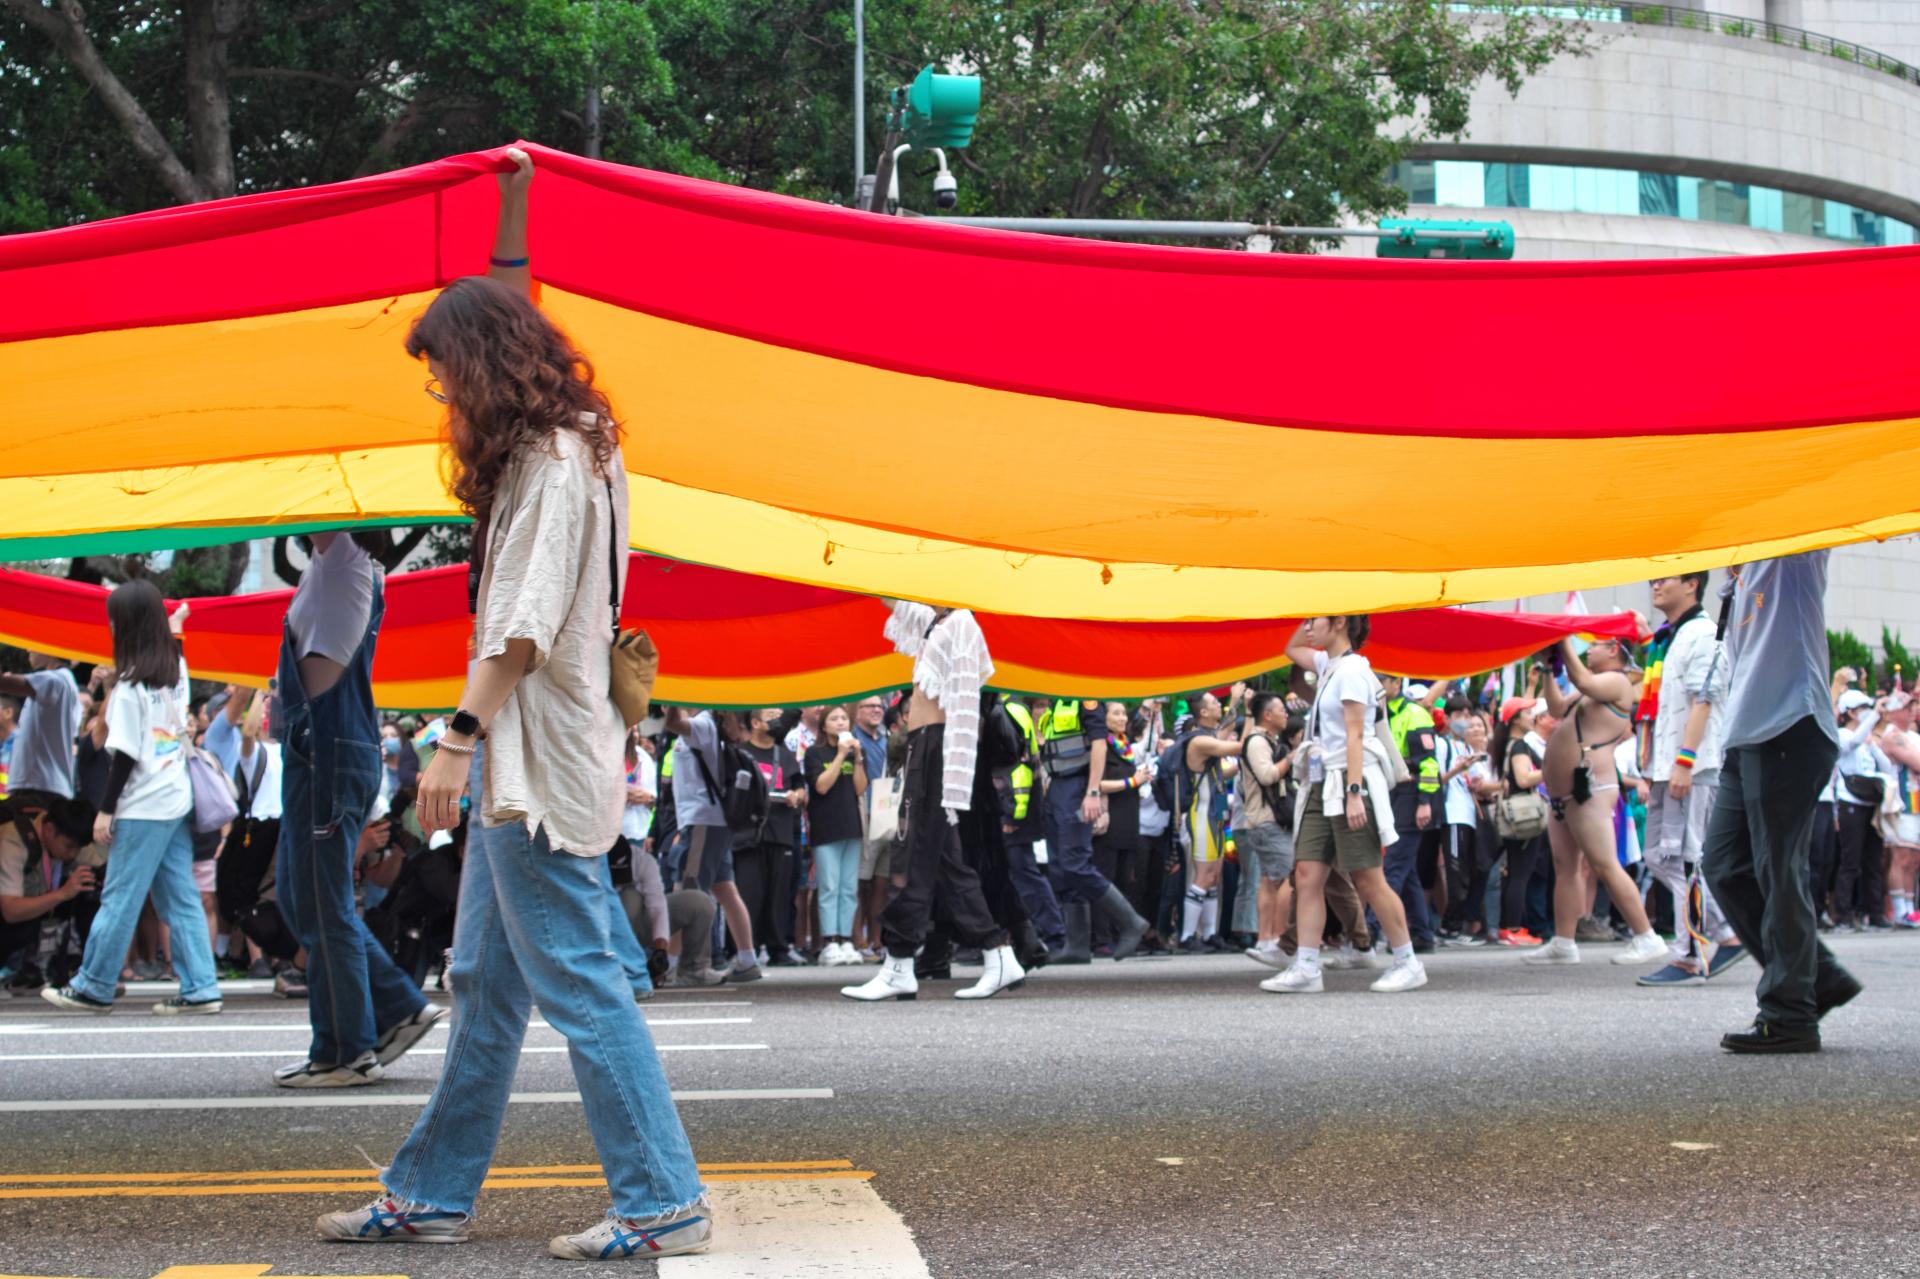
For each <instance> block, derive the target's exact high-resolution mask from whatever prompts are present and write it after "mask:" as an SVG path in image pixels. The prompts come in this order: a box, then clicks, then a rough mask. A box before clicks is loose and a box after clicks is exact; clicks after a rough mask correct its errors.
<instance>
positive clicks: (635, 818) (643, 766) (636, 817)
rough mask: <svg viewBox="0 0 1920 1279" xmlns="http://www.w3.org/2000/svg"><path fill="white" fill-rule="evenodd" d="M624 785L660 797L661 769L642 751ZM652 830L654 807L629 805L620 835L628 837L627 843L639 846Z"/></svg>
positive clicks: (622, 820)
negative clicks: (635, 787)
mask: <svg viewBox="0 0 1920 1279" xmlns="http://www.w3.org/2000/svg"><path fill="white" fill-rule="evenodd" d="M622 785H624V786H638V787H639V788H640V789H641V790H644V791H648V792H651V793H652V794H655V795H658V794H659V793H660V777H659V769H658V768H657V767H656V766H655V764H654V762H653V756H651V755H649V754H647V753H646V752H645V751H641V752H640V759H639V762H638V763H636V764H635V765H634V766H633V771H632V772H631V773H628V774H627V775H626V776H625V778H624V780H623V782H622ZM652 829H653V805H652V804H628V805H627V811H626V814H625V815H624V816H622V817H621V819H620V833H621V834H622V835H625V836H626V837H627V842H628V843H630V844H638V843H639V842H640V841H641V840H643V839H645V838H646V837H647V834H648V832H650V831H651V830H652ZM634 851H635V852H636V853H637V852H638V851H639V849H638V848H636V849H635V850H634Z"/></svg>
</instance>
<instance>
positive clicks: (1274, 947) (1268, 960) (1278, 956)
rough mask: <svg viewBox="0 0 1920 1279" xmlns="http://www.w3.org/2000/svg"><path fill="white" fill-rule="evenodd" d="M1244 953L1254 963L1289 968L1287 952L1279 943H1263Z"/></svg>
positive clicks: (1247, 949)
mask: <svg viewBox="0 0 1920 1279" xmlns="http://www.w3.org/2000/svg"><path fill="white" fill-rule="evenodd" d="M1242 953H1243V954H1245V955H1246V957H1247V958H1248V959H1251V960H1252V961H1253V962H1254V963H1256V964H1265V965H1266V966H1267V967H1269V968H1285V967H1286V966H1287V952H1286V951H1284V950H1281V949H1280V943H1279V942H1277V941H1263V942H1261V943H1260V944H1259V945H1258V946H1249V947H1247V948H1246V950H1245V951H1244V952H1242ZM1322 962H1325V961H1324V960H1323V961H1322Z"/></svg>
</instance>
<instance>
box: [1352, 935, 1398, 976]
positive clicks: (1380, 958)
mask: <svg viewBox="0 0 1920 1279" xmlns="http://www.w3.org/2000/svg"><path fill="white" fill-rule="evenodd" d="M1360 958H1361V960H1362V961H1363V962H1364V963H1365V964H1366V966H1367V967H1369V968H1371V969H1373V970H1374V971H1375V972H1384V971H1385V970H1386V969H1389V968H1391V967H1393V951H1392V950H1390V949H1389V948H1388V946H1387V943H1385V942H1383V941H1377V942H1375V943H1373V949H1371V950H1369V951H1367V952H1365V953H1364V954H1362V955H1361V956H1360Z"/></svg>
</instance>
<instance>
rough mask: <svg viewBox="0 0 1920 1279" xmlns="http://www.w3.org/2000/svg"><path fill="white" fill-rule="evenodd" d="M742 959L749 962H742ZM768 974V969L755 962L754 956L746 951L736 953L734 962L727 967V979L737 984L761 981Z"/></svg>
mask: <svg viewBox="0 0 1920 1279" xmlns="http://www.w3.org/2000/svg"><path fill="white" fill-rule="evenodd" d="M742 959H744V960H746V961H747V962H746V963H744V964H743V963H741V962H740V961H741V960H742ZM766 975H767V974H766V971H765V970H764V969H762V968H761V967H760V965H759V964H756V963H754V962H753V956H752V955H749V954H747V953H746V952H745V951H741V952H740V953H739V954H738V955H735V956H734V957H733V963H732V964H731V965H729V966H728V968H727V980H728V981H731V982H733V983H734V984H735V985H739V984H740V983H742V982H749V981H759V980H760V979H761V978H762V977H765V976H766Z"/></svg>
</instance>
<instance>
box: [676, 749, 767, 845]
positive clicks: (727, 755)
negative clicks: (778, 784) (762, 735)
mask: <svg viewBox="0 0 1920 1279" xmlns="http://www.w3.org/2000/svg"><path fill="white" fill-rule="evenodd" d="M713 731H714V734H715V740H716V745H717V747H718V754H719V756H720V776H722V777H725V778H727V779H728V781H729V784H728V785H727V787H726V788H725V789H724V790H723V789H721V786H720V783H719V782H718V781H717V780H716V779H715V778H714V775H713V774H712V773H711V772H709V771H708V770H707V757H706V756H705V755H704V754H702V753H701V752H700V749H699V747H698V746H694V747H692V748H691V749H690V751H689V752H688V753H689V754H691V755H692V756H693V762H694V763H695V764H697V765H699V767H700V780H701V781H702V782H704V783H706V787H707V794H708V795H710V796H711V797H712V798H713V801H714V803H716V804H718V805H720V809H721V811H722V812H724V813H725V814H726V816H727V825H728V826H729V827H730V828H731V829H732V830H733V832H734V833H735V834H736V835H750V836H753V837H754V838H756V839H757V838H758V837H759V833H760V829H761V828H762V827H763V826H765V825H766V824H767V815H768V814H769V813H771V812H772V811H773V796H772V795H770V794H769V793H768V792H767V778H766V774H764V773H762V772H761V771H760V765H759V764H758V763H756V762H755V761H754V758H753V756H751V755H749V754H747V753H746V752H745V751H743V750H741V749H740V748H739V747H738V746H736V745H734V744H733V743H732V742H729V741H726V740H724V739H722V738H720V737H719V733H720V727H719V725H717V724H716V725H715V726H714V730H713Z"/></svg>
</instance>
